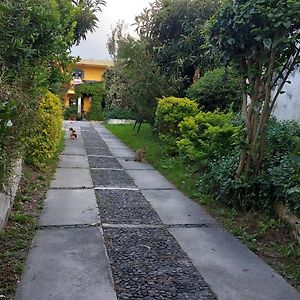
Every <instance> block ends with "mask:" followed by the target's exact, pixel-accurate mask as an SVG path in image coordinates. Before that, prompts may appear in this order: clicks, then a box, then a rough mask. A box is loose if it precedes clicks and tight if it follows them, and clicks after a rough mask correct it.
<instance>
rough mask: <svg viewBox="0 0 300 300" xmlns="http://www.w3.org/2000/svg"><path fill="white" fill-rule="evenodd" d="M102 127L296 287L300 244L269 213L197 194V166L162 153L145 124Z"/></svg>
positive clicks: (299, 283)
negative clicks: (135, 127) (143, 152)
mask: <svg viewBox="0 0 300 300" xmlns="http://www.w3.org/2000/svg"><path fill="white" fill-rule="evenodd" d="M106 127H107V128H108V129H109V130H110V131H111V132H112V133H113V134H114V135H115V136H117V137H118V138H119V139H120V140H122V141H123V142H124V143H125V144H127V145H128V146H129V147H130V148H131V149H133V150H137V149H140V148H145V149H146V159H147V161H148V162H149V163H150V164H151V165H152V166H153V167H154V168H155V169H157V170H158V171H159V172H160V173H161V174H163V175H164V176H165V177H166V178H167V179H168V180H169V181H170V182H172V183H173V184H174V185H175V186H176V187H177V188H178V189H179V190H181V191H182V192H183V193H185V194H186V195H187V196H189V197H190V198H192V199H193V200H195V201H197V202H200V203H201V204H202V205H204V208H205V209H206V210H207V211H208V212H209V213H210V214H211V215H212V216H214V217H215V218H216V219H217V220H218V221H219V222H220V223H221V224H222V225H223V226H224V227H225V228H227V230H229V231H230V232H231V233H232V234H234V235H235V236H237V237H238V238H239V239H240V240H241V241H242V242H243V243H245V244H246V245H247V246H248V247H249V248H250V249H251V250H252V251H254V252H255V253H256V254H257V255H259V256H260V257H261V258H262V259H264V260H265V261H266V262H267V263H268V264H270V265H271V266H272V267H273V268H274V269H275V270H276V271H277V272H279V273H280V274H281V275H282V276H284V277H285V278H286V279H287V280H289V282H290V283H291V284H293V285H294V286H295V287H296V288H298V289H299V290H300V247H299V245H298V244H297V242H296V241H295V240H294V239H293V236H292V234H291V232H290V230H289V228H288V227H287V226H286V225H285V224H283V223H282V222H281V221H279V220H277V219H274V218H273V217H272V216H266V215H263V214H260V213H258V212H241V211H237V210H236V209H235V208H231V207H226V206H224V205H223V204H221V203H218V202H216V201H214V200H213V199H212V198H211V197H208V196H206V197H203V196H202V195H200V194H199V193H198V192H197V177H198V176H200V175H199V174H198V172H197V167H196V166H194V165H190V164H188V163H186V162H184V161H183V159H182V158H180V157H179V156H175V157H168V156H166V155H165V154H164V146H163V144H162V143H161V142H160V141H159V139H158V137H157V136H156V135H153V133H152V129H151V127H150V126H149V125H148V124H143V125H142V127H141V130H140V132H139V133H137V132H136V130H133V125H107V126H106Z"/></svg>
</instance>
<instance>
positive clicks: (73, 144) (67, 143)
mask: <svg viewBox="0 0 300 300" xmlns="http://www.w3.org/2000/svg"><path fill="white" fill-rule="evenodd" d="M65 146H66V147H81V148H84V143H83V139H79V138H78V139H75V140H73V139H69V138H67V139H65Z"/></svg>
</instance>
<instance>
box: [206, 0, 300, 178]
mask: <svg viewBox="0 0 300 300" xmlns="http://www.w3.org/2000/svg"><path fill="white" fill-rule="evenodd" d="M206 31H207V40H208V43H209V44H210V45H211V47H212V49H214V50H215V52H217V53H219V54H222V56H223V59H224V60H225V61H227V62H233V63H235V65H236V67H237V70H238V71H239V73H240V74H241V78H243V82H242V92H243V118H244V123H245V137H244V147H243V150H242V155H241V156H240V162H239V166H238V168H237V171H236V176H237V177H240V176H247V177H255V176H257V175H258V174H259V172H260V171H261V168H262V165H263V161H264V155H265V149H266V139H267V130H268V124H269V120H270V116H271V112H272V110H273V108H274V105H275V103H276V101H277V99H278V96H279V95H280V94H281V93H282V92H283V87H284V84H285V83H286V82H287V80H288V77H289V75H290V74H291V72H292V71H293V70H294V67H295V66H296V65H297V64H298V63H299V58H300V44H299V41H300V2H299V1H294V0H249V1H245V0H239V1H232V0H230V1H226V2H225V4H224V5H223V7H222V8H221V10H220V11H219V12H218V13H217V14H216V16H215V17H213V18H212V19H211V20H210V22H209V24H208V26H207V29H206ZM272 90H274V92H272Z"/></svg>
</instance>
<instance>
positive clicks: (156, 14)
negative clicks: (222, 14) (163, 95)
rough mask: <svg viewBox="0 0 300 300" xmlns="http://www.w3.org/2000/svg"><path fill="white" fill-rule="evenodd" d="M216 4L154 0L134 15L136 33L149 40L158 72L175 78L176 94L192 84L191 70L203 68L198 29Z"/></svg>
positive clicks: (216, 1)
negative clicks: (160, 70)
mask: <svg viewBox="0 0 300 300" xmlns="http://www.w3.org/2000/svg"><path fill="white" fill-rule="evenodd" d="M219 4H220V1H219V0H173V1H170V0H157V1H155V2H154V3H153V4H152V5H151V6H150V8H149V9H144V11H143V13H142V14H141V15H139V16H137V17H136V24H137V31H138V33H139V35H140V36H141V38H142V39H146V40H147V41H148V42H149V51H150V52H151V53H152V55H153V57H154V59H155V60H156V62H157V64H158V65H159V66H160V67H161V69H162V71H163V72H164V73H166V74H167V75H168V76H169V77H171V78H172V79H177V86H178V90H179V95H180V94H181V95H183V94H184V93H183V91H184V90H185V89H186V88H187V87H188V86H189V85H190V84H191V83H192V78H193V76H194V74H195V70H196V69H197V68H199V67H200V69H204V68H205V65H206V63H205V60H204V56H203V54H204V51H203V50H202V49H201V46H202V45H203V44H204V43H205V39H204V36H203V35H202V34H201V31H202V29H203V26H204V24H205V22H206V21H207V20H208V19H209V18H210V17H211V16H212V15H213V13H215V11H216V9H217V8H218V6H219Z"/></svg>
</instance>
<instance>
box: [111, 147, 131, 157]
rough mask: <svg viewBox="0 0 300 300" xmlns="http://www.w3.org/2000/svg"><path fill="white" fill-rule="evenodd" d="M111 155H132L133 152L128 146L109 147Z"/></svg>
mask: <svg viewBox="0 0 300 300" xmlns="http://www.w3.org/2000/svg"><path fill="white" fill-rule="evenodd" d="M109 150H110V152H111V153H112V155H114V156H115V157H124V158H125V157H132V158H133V157H134V155H135V153H134V152H133V151H132V150H129V149H128V148H127V149H126V148H110V149H109Z"/></svg>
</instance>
